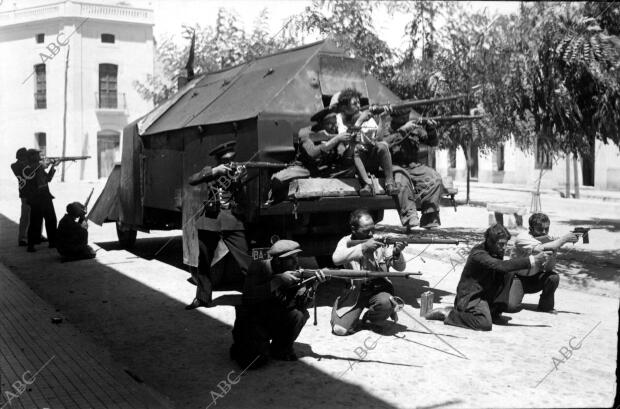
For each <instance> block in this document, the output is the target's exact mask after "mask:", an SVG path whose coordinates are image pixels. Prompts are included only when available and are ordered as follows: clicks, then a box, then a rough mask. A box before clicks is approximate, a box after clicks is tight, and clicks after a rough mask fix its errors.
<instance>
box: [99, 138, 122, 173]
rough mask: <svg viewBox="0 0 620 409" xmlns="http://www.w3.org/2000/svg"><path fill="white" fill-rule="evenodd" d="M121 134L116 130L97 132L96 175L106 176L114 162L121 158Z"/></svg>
mask: <svg viewBox="0 0 620 409" xmlns="http://www.w3.org/2000/svg"><path fill="white" fill-rule="evenodd" d="M120 146H121V134H120V132H116V131H100V132H97V163H98V177H99V178H107V177H108V176H109V175H110V173H111V172H112V169H113V168H114V163H116V162H120V159H121V149H120Z"/></svg>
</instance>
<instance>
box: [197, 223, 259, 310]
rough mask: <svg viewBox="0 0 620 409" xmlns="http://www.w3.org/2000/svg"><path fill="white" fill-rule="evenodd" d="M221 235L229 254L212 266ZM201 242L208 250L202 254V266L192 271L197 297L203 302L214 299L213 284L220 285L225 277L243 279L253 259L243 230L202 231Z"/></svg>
mask: <svg viewBox="0 0 620 409" xmlns="http://www.w3.org/2000/svg"><path fill="white" fill-rule="evenodd" d="M220 237H221V238H222V240H223V241H224V244H225V245H226V247H227V248H228V251H229V254H227V255H226V257H225V258H224V259H222V260H221V261H220V262H219V263H218V265H216V266H214V267H217V268H213V267H211V261H212V260H213V257H214V256H215V249H216V248H217V243H218V242H219V241H220ZM200 242H201V243H202V244H203V245H204V246H205V247H206V251H205V252H202V251H201V255H200V268H199V269H198V268H192V269H191V273H192V277H193V278H194V281H195V282H196V284H197V285H196V298H197V299H198V300H200V301H202V302H203V303H206V304H209V303H210V302H211V301H212V295H211V294H212V292H213V286H217V285H219V284H220V283H221V282H222V281H224V279H225V278H234V276H235V274H236V275H237V276H238V277H237V278H239V279H241V280H242V278H243V277H245V276H246V275H247V273H248V267H249V266H250V262H251V261H252V260H251V259H250V256H249V250H248V242H247V240H246V237H245V232H244V231H243V230H225V231H222V232H211V231H204V232H200ZM205 253H206V254H205Z"/></svg>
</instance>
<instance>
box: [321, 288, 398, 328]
mask: <svg viewBox="0 0 620 409" xmlns="http://www.w3.org/2000/svg"><path fill="white" fill-rule="evenodd" d="M390 292H393V290H392V291H390V289H389V288H386V286H383V288H381V287H375V286H373V285H363V286H362V288H361V291H360V293H359V296H358V298H357V302H356V303H355V305H354V306H353V307H352V308H351V310H350V311H348V312H346V313H345V314H343V315H342V316H339V315H338V312H337V309H338V305H337V303H338V302H339V300H336V303H334V307H333V308H332V317H331V325H332V332H333V333H334V334H335V335H349V334H352V333H353V332H355V330H356V328H355V327H356V326H357V325H358V322H359V317H360V315H362V311H363V310H364V308H368V311H366V314H364V317H363V318H362V321H370V322H373V323H374V322H380V321H385V320H386V319H388V317H389V316H390V315H391V314H392V313H393V312H394V305H393V304H392V302H391V301H390V298H391V297H392V294H391V293H390Z"/></svg>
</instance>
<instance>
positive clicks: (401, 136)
mask: <svg viewBox="0 0 620 409" xmlns="http://www.w3.org/2000/svg"><path fill="white" fill-rule="evenodd" d="M482 118H484V115H448V116H428V117H425V116H420V117H417V118H416V119H414V120H412V121H410V122H414V123H416V124H419V125H422V124H424V123H428V122H431V121H432V122H436V123H438V124H441V123H443V122H448V123H450V122H459V121H475V120H477V119H482ZM392 135H393V136H392ZM389 137H391V139H390V140H389V142H388V144H389V145H390V148H391V147H393V146H396V145H400V144H401V143H403V142H404V141H405V140H406V139H411V140H412V141H413V142H414V143H415V144H416V145H417V144H419V143H420V141H419V140H418V138H417V136H414V135H412V134H411V130H409V131H405V132H404V133H401V131H399V132H395V133H393V134H391V135H390V136H388V138H389Z"/></svg>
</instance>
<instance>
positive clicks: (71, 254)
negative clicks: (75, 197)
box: [56, 189, 95, 262]
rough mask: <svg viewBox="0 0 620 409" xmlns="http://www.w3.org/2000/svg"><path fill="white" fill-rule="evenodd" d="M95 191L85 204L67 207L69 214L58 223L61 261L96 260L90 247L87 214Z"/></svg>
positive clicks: (70, 204)
mask: <svg viewBox="0 0 620 409" xmlns="http://www.w3.org/2000/svg"><path fill="white" fill-rule="evenodd" d="M93 191H94V189H93V190H91V191H90V195H89V196H88V198H87V199H86V202H84V204H81V203H80V202H73V203H69V204H68V205H67V214H65V215H64V216H63V218H62V219H60V222H59V223H58V232H57V234H56V239H57V243H56V249H57V250H58V253H60V256H61V260H62V261H63V262H65V261H76V260H85V259H90V258H95V251H94V250H93V249H92V248H91V247H90V246H89V245H88V222H87V221H86V212H87V208H88V202H89V201H90V198H91V197H92V195H93Z"/></svg>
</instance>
